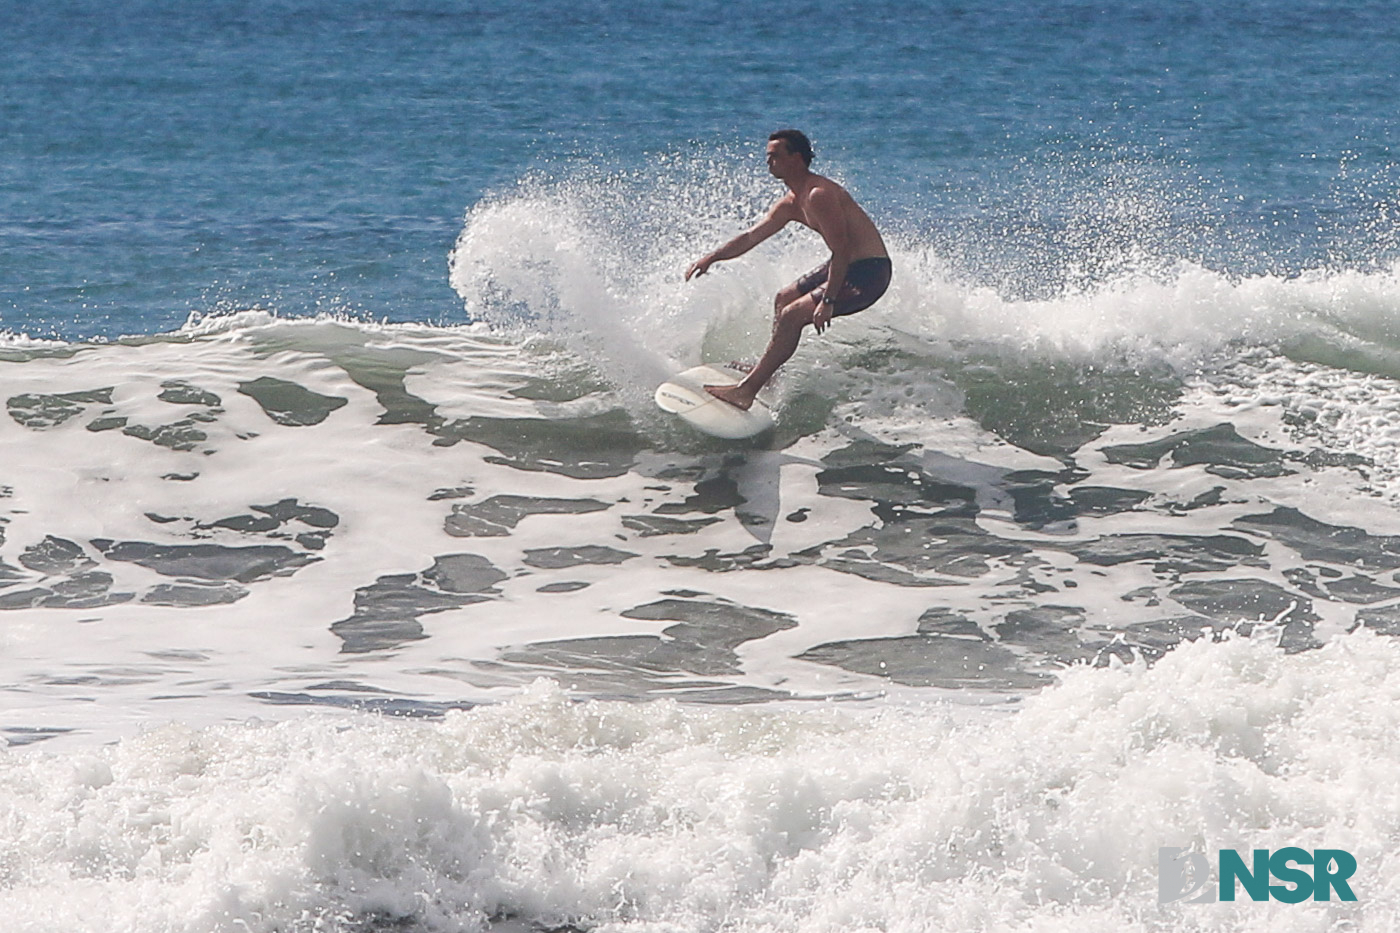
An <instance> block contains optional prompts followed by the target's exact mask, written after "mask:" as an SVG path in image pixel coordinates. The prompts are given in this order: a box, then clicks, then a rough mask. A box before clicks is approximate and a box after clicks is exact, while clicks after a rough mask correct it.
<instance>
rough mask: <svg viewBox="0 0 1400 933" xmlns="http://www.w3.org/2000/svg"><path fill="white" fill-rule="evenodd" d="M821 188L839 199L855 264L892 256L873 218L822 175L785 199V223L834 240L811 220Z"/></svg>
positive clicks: (782, 202)
mask: <svg viewBox="0 0 1400 933" xmlns="http://www.w3.org/2000/svg"><path fill="white" fill-rule="evenodd" d="M818 188H823V189H825V190H826V191H828V192H831V193H832V194H835V195H836V198H837V201H838V203H839V204H840V206H841V219H842V220H843V221H844V222H845V224H846V230H845V233H846V240H847V243H848V245H849V249H850V258H851V260H852V261H855V260H857V259H867V258H870V257H872V256H888V255H889V253H888V252H887V251H886V250H885V241H884V240H883V239H881V237H880V231H879V230H877V229H876V228H875V224H874V223H873V222H872V221H871V219H870V217H869V216H868V215H867V214H866V213H865V211H864V210H862V209H861V206H860V205H859V204H857V203H856V201H855V198H853V197H851V195H850V193H849V192H848V191H846V189H845V188H843V187H841V186H840V185H838V184H837V183H836V182H834V181H832V180H831V179H830V178H826V177H824V176H822V175H812V176H811V180H810V183H809V184H807V185H805V186H803V188H802V189H801V190H799V191H790V192H788V194H787V195H785V196H784V197H783V199H782V200H781V201H780V202H779V205H780V207H779V209H780V210H781V211H782V212H783V213H784V214H786V215H787V216H786V217H785V218H784V219H785V220H795V221H797V222H798V223H800V224H803V225H805V226H807V227H810V228H812V229H813V230H815V231H817V233H818V234H820V235H821V236H822V238H823V239H826V240H827V241H828V242H829V241H830V239H831V237H830V236H829V231H825V230H822V229H821V228H820V227H819V226H818V225H817V223H816V222H815V219H814V218H810V217H809V211H808V205H809V203H810V201H811V198H812V192H813V191H815V190H817V189H818Z"/></svg>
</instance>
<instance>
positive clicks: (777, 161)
mask: <svg viewBox="0 0 1400 933" xmlns="http://www.w3.org/2000/svg"><path fill="white" fill-rule="evenodd" d="M767 152H768V171H769V172H770V173H772V174H773V176H774V177H775V178H783V177H785V176H787V175H789V174H791V172H792V169H793V168H794V165H793V161H794V160H796V161H798V162H801V161H802V156H800V155H798V154H797V153H795V152H792V151H791V150H789V149H788V145H787V141H786V140H782V139H770V140H768V150H767Z"/></svg>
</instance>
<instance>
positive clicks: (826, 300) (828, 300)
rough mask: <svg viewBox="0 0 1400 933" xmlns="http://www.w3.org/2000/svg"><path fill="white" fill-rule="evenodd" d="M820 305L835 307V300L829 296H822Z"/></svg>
mask: <svg viewBox="0 0 1400 933" xmlns="http://www.w3.org/2000/svg"><path fill="white" fill-rule="evenodd" d="M822 304H824V305H835V304H836V299H835V298H833V297H831V296H830V295H823V296H822Z"/></svg>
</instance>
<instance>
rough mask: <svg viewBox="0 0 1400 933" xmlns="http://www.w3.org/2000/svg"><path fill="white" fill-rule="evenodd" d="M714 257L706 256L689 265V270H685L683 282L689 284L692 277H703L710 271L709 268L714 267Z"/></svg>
mask: <svg viewBox="0 0 1400 933" xmlns="http://www.w3.org/2000/svg"><path fill="white" fill-rule="evenodd" d="M714 263H715V260H714V257H713V256H712V255H711V256H706V257H705V258H704V259H697V260H695V261H694V262H692V263H691V264H690V268H688V269H686V270H685V280H686V281H687V282H689V281H690V280H691V278H692V277H694V276H697V275H704V274H705V273H706V272H709V271H710V266H712V265H714Z"/></svg>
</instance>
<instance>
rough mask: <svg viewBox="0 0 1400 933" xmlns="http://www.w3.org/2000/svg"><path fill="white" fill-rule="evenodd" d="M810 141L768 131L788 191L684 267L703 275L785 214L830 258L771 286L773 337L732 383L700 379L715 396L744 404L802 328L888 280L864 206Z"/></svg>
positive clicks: (862, 304) (855, 303) (853, 304)
mask: <svg viewBox="0 0 1400 933" xmlns="http://www.w3.org/2000/svg"><path fill="white" fill-rule="evenodd" d="M811 165H812V144H811V143H810V142H808V141H807V137H806V136H804V135H803V134H802V133H800V132H798V131H797V130H779V131H778V132H776V133H774V134H773V135H772V136H770V137H768V171H769V172H771V173H772V174H773V175H774V177H776V178H778V179H779V180H780V181H782V182H783V184H785V185H787V186H788V189H789V190H788V193H787V194H786V195H785V196H784V197H783V198H782V199H781V200H779V201H778V203H776V204H774V205H773V206H772V207H771V208H770V209H769V211H768V214H767V216H765V217H764V218H763V219H762V220H760V221H759V222H758V223H757V224H755V225H754V226H753V227H752V228H751V229H749V230H746V231H745V232H743V233H741V234H739V235H738V236H736V237H735V238H734V239H732V240H730V241H729V242H728V243H726V244H724V245H723V246H721V247H720V248H719V249H717V250H715V251H714V252H713V253H710V254H709V255H707V256H705V257H704V258H703V259H699V260H697V261H696V262H694V263H692V264H691V265H690V268H688V269H686V270H685V279H686V281H687V282H689V281H690V279H691V277H692V276H696V275H704V274H705V273H706V272H707V271H708V270H709V268H710V266H712V265H714V264H715V263H716V262H719V261H721V260H724V259H733V258H735V257H736V256H742V255H743V254H744V253H747V252H748V251H749V250H751V249H753V248H754V247H755V246H757V245H758V244H760V243H762V242H763V241H764V240H766V239H768V238H769V237H770V236H772V235H773V234H775V233H777V232H778V231H779V230H781V229H782V228H783V227H785V226H787V225H788V224H789V223H791V222H792V221H794V220H795V221H797V222H798V223H801V224H806V225H807V226H808V227H811V228H812V229H813V230H815V231H817V233H819V234H821V237H822V239H823V240H825V241H826V245H827V247H828V248H830V250H831V258H830V259H828V260H827V261H826V262H824V263H823V264H822V265H820V266H818V267H817V268H815V269H813V270H812V271H811V272H809V273H807V274H806V275H804V276H802V278H800V279H798V280H797V281H796V282H793V283H792V284H791V285H788V286H786V287H785V288H783V289H782V290H781V291H779V292H778V294H777V297H776V298H774V300H773V337H772V339H771V340H770V341H769V342H768V348H767V349H766V350H764V351H763V356H762V357H761V358H760V359H759V361H758V364H757V365H756V366H754V368H753V369H752V370H750V371H749V373H748V375H747V376H745V377H744V380H743V381H742V382H740V383H739V384H737V385H729V386H719V385H713V386H705V389H706V391H708V392H709V393H710V394H711V395H714V396H715V397H717V398H720V399H723V400H724V401H726V402H728V403H730V404H731V405H735V406H737V407H739V408H743V409H745V410H747V409H748V408H749V407H750V406H752V405H753V400H754V396H756V395H757V394H758V391H759V390H760V389H762V388H763V386H764V385H765V384H766V383H767V382H768V380H769V379H771V378H772V377H773V374H774V373H775V372H777V371H778V367H779V366H782V365H783V364H784V363H786V362H787V361H788V359H789V358H790V357H791V356H792V354H793V353H794V352H795V351H796V350H797V342H798V340H799V338H800V337H801V336H802V328H804V327H806V326H807V325H808V324H811V325H812V326H813V327H815V328H816V331H817V333H819V334H820V333H821V332H822V331H823V330H825V329H826V328H827V326H828V325H830V324H831V319H832V318H833V317H841V316H842V315H846V314H855V313H856V312H857V311H864V310H865V309H866V308H868V307H870V306H871V305H873V304H874V303H875V302H876V301H877V300H878V299H879V298H880V296H881V295H883V294H884V293H885V289H886V288H888V287H889V284H890V257H889V253H888V252H886V251H885V243H884V241H883V240H881V239H880V231H879V230H876V229H875V224H873V223H871V221H870V218H869V217H868V216H866V213H865V211H863V210H861V209H860V205H858V204H856V202H855V200H854V199H853V198H852V197H851V196H850V194H849V193H847V191H846V189H845V188H842V187H841V186H840V185H838V184H837V183H836V182H834V181H832V180H831V179H830V178H823V177H822V176H821V175H817V174H815V173H814V172H813V171H812V169H811Z"/></svg>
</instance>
